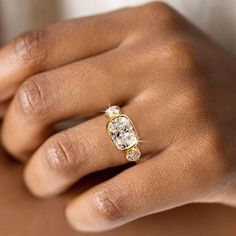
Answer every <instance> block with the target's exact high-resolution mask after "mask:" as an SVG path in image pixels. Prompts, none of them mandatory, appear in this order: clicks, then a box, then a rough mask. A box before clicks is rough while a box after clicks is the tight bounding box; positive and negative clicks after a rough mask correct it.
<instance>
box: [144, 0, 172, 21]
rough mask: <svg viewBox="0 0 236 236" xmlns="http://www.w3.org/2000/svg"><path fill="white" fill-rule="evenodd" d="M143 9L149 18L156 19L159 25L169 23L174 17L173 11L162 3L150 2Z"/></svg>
mask: <svg viewBox="0 0 236 236" xmlns="http://www.w3.org/2000/svg"><path fill="white" fill-rule="evenodd" d="M143 8H144V11H145V12H146V13H147V14H148V15H149V16H150V17H151V18H155V19H156V18H157V19H158V22H159V23H168V22H171V21H172V20H173V19H174V18H175V15H176V13H175V11H174V10H173V9H172V8H171V7H170V6H169V5H168V4H167V3H164V2H151V3H148V4H146V5H144V7H143Z"/></svg>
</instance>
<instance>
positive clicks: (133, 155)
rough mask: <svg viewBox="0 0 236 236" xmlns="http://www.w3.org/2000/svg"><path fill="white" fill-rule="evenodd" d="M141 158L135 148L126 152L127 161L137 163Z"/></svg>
mask: <svg viewBox="0 0 236 236" xmlns="http://www.w3.org/2000/svg"><path fill="white" fill-rule="evenodd" d="M140 156H141V152H140V151H139V149H138V148H137V147H133V148H131V149H129V150H127V151H126V159H127V160H128V161H137V160H138V159H139V158H140Z"/></svg>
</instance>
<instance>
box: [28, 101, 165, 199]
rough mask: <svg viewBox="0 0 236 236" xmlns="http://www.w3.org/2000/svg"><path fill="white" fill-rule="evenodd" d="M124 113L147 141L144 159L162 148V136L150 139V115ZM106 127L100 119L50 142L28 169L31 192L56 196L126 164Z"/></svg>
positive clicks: (134, 111)
mask: <svg viewBox="0 0 236 236" xmlns="http://www.w3.org/2000/svg"><path fill="white" fill-rule="evenodd" d="M139 107H140V106H139ZM122 110H123V111H124V112H125V114H128V115H129V116H130V117H132V121H133V122H134V124H137V126H136V128H137V130H138V131H139V132H140V133H141V134H142V137H143V138H147V140H146V142H143V143H140V145H139V148H140V150H141V152H142V155H143V156H145V155H147V154H148V153H150V152H153V151H154V150H156V149H157V148H158V149H161V148H162V146H160V145H161V144H162V145H164V143H163V142H161V140H160V139H161V134H159V135H160V136H157V137H156V138H155V139H153V142H152V141H150V140H149V139H148V137H149V136H148V135H149V134H150V132H152V133H153V135H155V134H156V132H154V130H153V128H152V127H150V126H148V125H144V124H143V122H142V119H148V114H146V115H143V116H142V118H140V115H139V112H138V111H139V110H138V109H137V107H135V106H132V105H129V106H127V107H124V108H123V109H122ZM138 124H139V125H138ZM105 127H106V119H105V117H104V116H99V117H97V118H94V119H91V120H89V121H87V122H84V123H82V124H80V125H78V126H76V127H73V128H71V129H68V130H66V131H64V132H61V133H59V134H57V135H55V136H53V137H51V138H50V139H48V140H47V141H46V142H45V143H44V144H43V145H42V146H41V147H40V148H39V149H38V151H37V152H36V153H35V154H34V155H33V157H32V158H31V159H30V161H29V162H28V165H27V167H26V170H25V174H24V177H25V178H24V179H25V182H26V184H27V186H28V188H29V189H30V191H31V192H32V193H33V194H35V195H37V196H41V197H46V196H51V195H55V194H58V193H61V192H63V191H65V190H66V189H67V188H68V187H70V186H71V185H72V184H74V183H75V182H77V181H78V179H80V178H82V177H83V176H85V175H87V174H90V173H92V172H95V171H99V170H102V169H106V168H109V167H113V166H117V165H121V164H124V163H127V160H126V158H125V156H124V153H123V152H122V151H118V150H117V149H116V148H115V147H113V145H112V144H111V141H110V138H109V136H108V134H107V132H106V128H105Z"/></svg>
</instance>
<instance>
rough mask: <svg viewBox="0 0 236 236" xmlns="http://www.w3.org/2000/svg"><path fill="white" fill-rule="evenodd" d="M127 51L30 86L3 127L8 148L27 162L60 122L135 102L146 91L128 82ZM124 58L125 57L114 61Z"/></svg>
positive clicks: (41, 78)
mask: <svg viewBox="0 0 236 236" xmlns="http://www.w3.org/2000/svg"><path fill="white" fill-rule="evenodd" d="M125 50H126V48H123V49H122V50H120V49H117V50H114V51H110V52H107V53H105V54H103V55H101V56H98V57H93V58H89V59H87V60H84V61H80V62H76V63H72V64H70V65H67V66H64V67H61V68H59V69H56V70H52V71H49V72H45V73H42V74H39V75H36V76H34V77H32V78H31V79H29V80H27V81H25V83H23V85H22V86H21V87H20V89H19V91H18V92H17V94H16V96H15V98H14V100H13V102H12V104H11V106H10V108H9V111H8V113H7V114H6V118H5V121H4V124H3V131H2V141H3V144H4V146H5V148H6V149H7V150H8V151H9V152H10V153H11V154H12V155H13V156H15V157H17V158H19V159H25V158H26V157H27V156H28V155H29V154H30V153H31V152H32V151H33V150H34V149H35V148H37V147H38V146H39V145H40V144H41V143H42V142H43V141H44V140H45V139H46V137H47V136H48V135H49V133H50V128H51V127H52V125H53V124H55V123H56V122H58V121H62V120H66V119H70V118H74V117H79V118H80V117H82V116H87V115H91V114H96V113H98V112H100V111H102V110H104V108H105V107H106V106H107V105H108V104H109V103H110V104H118V105H122V104H124V103H125V102H127V101H129V100H130V99H131V98H132V97H134V96H135V94H136V93H138V91H139V89H140V88H141V87H142V86H141V83H137V80H135V79H132V80H130V79H129V77H130V78H132V77H131V75H130V74H132V70H131V69H130V72H129V73H127V72H126V70H124V65H123V64H119V63H121V61H122V59H123V57H124V58H125V57H126V54H125V53H124V51H125ZM121 51H122V52H121ZM122 53H123V54H122ZM120 54H121V55H123V56H122V58H120V60H119V61H117V60H115V59H114V58H116V55H120ZM117 64H119V66H117ZM117 67H118V68H117ZM118 76H119V77H118ZM120 77H122V83H121V82H120ZM130 87H132V88H133V89H132V90H131V89H130ZM22 130H24V135H23V136H22V132H21V131H22Z"/></svg>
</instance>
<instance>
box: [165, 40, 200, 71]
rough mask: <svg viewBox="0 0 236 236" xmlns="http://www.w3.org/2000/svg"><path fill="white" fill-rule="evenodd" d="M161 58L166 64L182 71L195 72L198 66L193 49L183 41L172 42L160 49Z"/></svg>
mask: <svg viewBox="0 0 236 236" xmlns="http://www.w3.org/2000/svg"><path fill="white" fill-rule="evenodd" d="M161 51H162V57H163V59H165V60H166V61H167V63H168V64H169V65H171V66H174V67H175V68H178V69H180V70H182V71H188V72H189V71H193V70H194V71H195V70H196V67H197V65H198V61H197V56H196V53H195V52H194V50H193V47H192V46H191V45H190V44H188V43H186V42H183V41H172V42H169V43H167V44H166V45H165V46H163V48H162V50H161Z"/></svg>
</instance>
